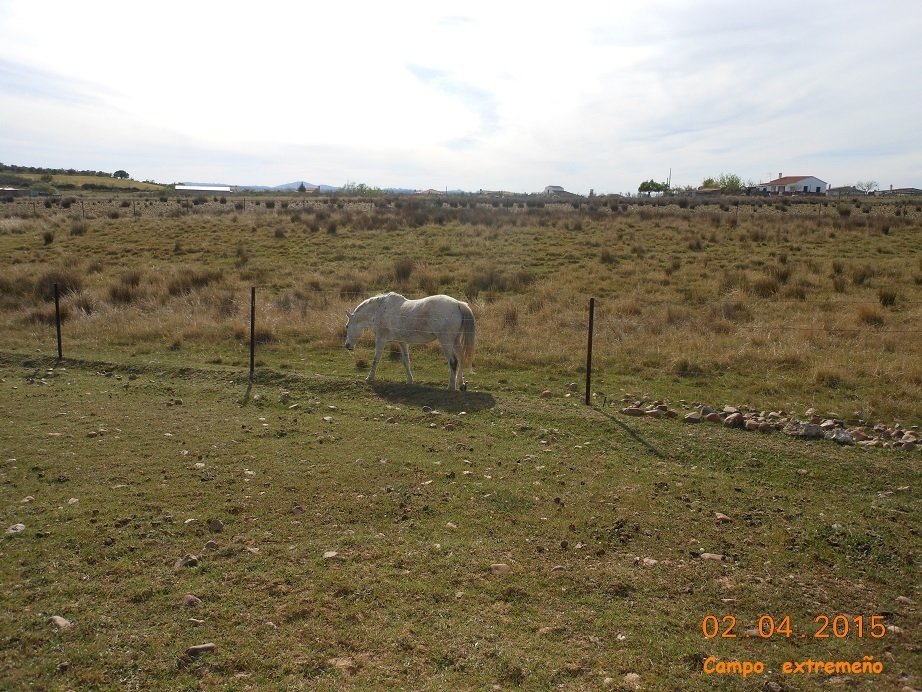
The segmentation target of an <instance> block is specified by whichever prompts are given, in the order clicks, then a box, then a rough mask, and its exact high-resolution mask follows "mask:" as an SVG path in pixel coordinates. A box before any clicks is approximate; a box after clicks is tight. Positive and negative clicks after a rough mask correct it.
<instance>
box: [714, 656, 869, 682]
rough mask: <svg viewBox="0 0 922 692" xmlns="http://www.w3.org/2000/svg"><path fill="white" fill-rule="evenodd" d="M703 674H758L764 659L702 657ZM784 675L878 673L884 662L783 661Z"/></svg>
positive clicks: (782, 669) (867, 660) (866, 657)
mask: <svg viewBox="0 0 922 692" xmlns="http://www.w3.org/2000/svg"><path fill="white" fill-rule="evenodd" d="M703 670H704V674H705V675H742V676H743V677H744V678H745V677H749V676H750V675H760V674H762V673H764V672H765V662H764V661H721V660H720V659H718V658H717V657H716V656H708V657H707V658H706V659H704V667H703ZM781 672H782V673H783V674H784V675H816V674H824V675H843V674H846V675H847V674H852V675H862V674H865V675H867V674H871V675H880V674H881V673H883V672H884V664H883V663H882V662H881V661H875V660H874V657H873V656H864V657H862V659H861V660H860V661H814V660H813V659H811V658H808V659H807V660H805V661H785V662H784V663H782V664H781Z"/></svg>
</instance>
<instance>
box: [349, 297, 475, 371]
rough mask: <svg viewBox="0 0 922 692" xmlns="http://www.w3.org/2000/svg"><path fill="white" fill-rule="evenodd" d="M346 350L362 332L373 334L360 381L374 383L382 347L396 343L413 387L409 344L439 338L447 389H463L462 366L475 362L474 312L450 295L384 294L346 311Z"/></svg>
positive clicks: (351, 347)
mask: <svg viewBox="0 0 922 692" xmlns="http://www.w3.org/2000/svg"><path fill="white" fill-rule="evenodd" d="M346 315H347V316H348V318H349V319H348V321H347V322H346V344H345V345H346V348H347V349H349V350H350V351H351V350H352V349H353V348H355V344H356V342H357V341H358V340H359V339H360V338H361V336H362V333H363V332H364V331H365V330H366V329H371V330H372V331H373V332H374V333H375V357H374V360H372V362H371V371H370V372H369V373H368V377H366V378H365V379H366V380H368V381H369V382H371V381H372V380H374V379H375V371H376V370H377V369H378V361H380V360H381V353H382V352H383V351H384V344H386V343H387V342H388V341H396V342H397V343H398V344H399V345H400V355H401V357H402V358H403V367H404V368H405V369H406V371H407V384H413V371H412V370H411V369H410V350H409V346H408V344H425V343H428V342H430V341H433V340H435V339H438V341H439V343H440V344H441V345H442V353H444V354H445V358H447V359H448V366H449V368H450V369H451V374H450V376H449V379H448V388H449V389H455V388H456V385H457V388H460V389H466V388H467V385H465V384H464V376H463V374H462V367H467V366H468V365H470V364H471V361H472V360H473V358H474V335H475V325H474V313H473V312H471V308H470V306H469V305H468V304H467V303H464V302H462V301H460V300H455V299H454V298H451V297H450V296H443V295H438V296H429V297H428V298H420V299H419V300H408V299H406V298H404V297H403V296H402V295H400V294H399V293H384V294H382V295H378V296H374V297H372V298H369V299H367V300H364V301H362V302H361V303H359V305H358V307H356V308H355V310H353V311H352V312H349V311H348V310H346Z"/></svg>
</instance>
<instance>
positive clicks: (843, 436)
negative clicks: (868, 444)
mask: <svg viewBox="0 0 922 692" xmlns="http://www.w3.org/2000/svg"><path fill="white" fill-rule="evenodd" d="M826 439H827V440H832V441H833V442H836V443H838V444H840V445H848V446H851V445H854V444H855V438H854V437H852V434H851V433H850V432H849V431H848V430H843V429H842V428H834V429H830V430H829V432H827V433H826Z"/></svg>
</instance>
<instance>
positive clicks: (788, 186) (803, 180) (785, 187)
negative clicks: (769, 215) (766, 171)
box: [755, 175, 829, 195]
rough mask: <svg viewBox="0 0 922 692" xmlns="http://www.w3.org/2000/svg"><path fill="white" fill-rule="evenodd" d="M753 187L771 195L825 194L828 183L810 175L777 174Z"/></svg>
mask: <svg viewBox="0 0 922 692" xmlns="http://www.w3.org/2000/svg"><path fill="white" fill-rule="evenodd" d="M755 188H756V189H757V190H758V191H759V192H767V193H769V194H771V195H825V194H826V191H827V190H828V189H829V183H827V182H825V181H823V180H820V179H819V178H816V177H814V176H812V175H786V176H780V175H779V176H778V177H777V178H775V179H774V180H770V181H768V182H767V183H759V184H758V185H756V186H755Z"/></svg>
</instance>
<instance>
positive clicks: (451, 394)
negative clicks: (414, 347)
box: [370, 381, 496, 413]
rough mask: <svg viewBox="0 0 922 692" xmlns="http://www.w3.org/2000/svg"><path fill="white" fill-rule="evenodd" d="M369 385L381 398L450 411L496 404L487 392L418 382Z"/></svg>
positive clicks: (469, 409)
mask: <svg viewBox="0 0 922 692" xmlns="http://www.w3.org/2000/svg"><path fill="white" fill-rule="evenodd" d="M370 386H371V389H372V390H373V391H374V393H375V394H377V395H378V396H379V397H381V398H382V399H386V400H387V401H390V402H394V403H400V404H404V405H406V406H431V407H432V408H434V409H439V410H441V411H449V412H452V413H457V412H459V411H468V412H471V411H484V410H486V409H490V408H493V407H494V406H496V399H494V398H493V395H492V394H490V393H489V392H471V391H464V392H456V391H452V390H450V389H444V388H436V387H426V386H423V385H419V384H403V383H397V382H378V381H375V382H372V383H371V385H370Z"/></svg>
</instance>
